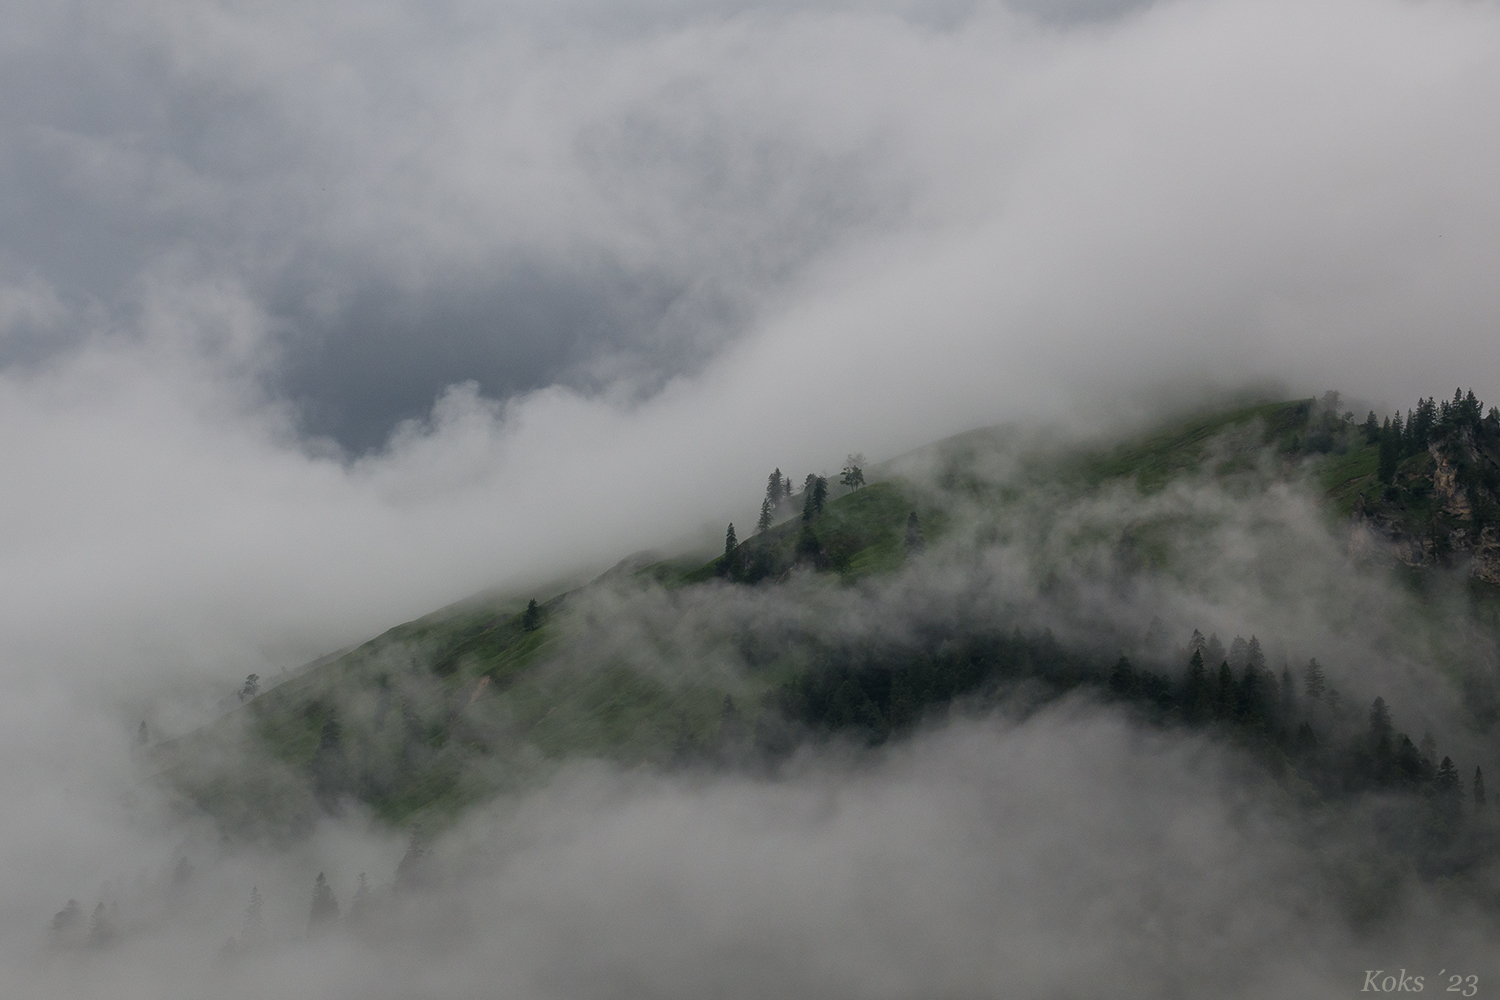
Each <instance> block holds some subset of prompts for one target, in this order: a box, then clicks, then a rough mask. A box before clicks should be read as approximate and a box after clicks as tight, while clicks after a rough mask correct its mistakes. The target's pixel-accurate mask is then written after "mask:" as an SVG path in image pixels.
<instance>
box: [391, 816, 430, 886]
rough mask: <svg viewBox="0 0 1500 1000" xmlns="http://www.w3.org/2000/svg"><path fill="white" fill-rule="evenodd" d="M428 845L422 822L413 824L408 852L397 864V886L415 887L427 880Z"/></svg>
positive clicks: (408, 842) (407, 846)
mask: <svg viewBox="0 0 1500 1000" xmlns="http://www.w3.org/2000/svg"><path fill="white" fill-rule="evenodd" d="M426 858H427V845H426V842H425V841H424V840H423V839H422V827H421V825H420V824H416V823H414V824H412V828H411V839H410V840H409V841H407V844H406V853H405V854H403V855H401V863H400V864H398V865H396V888H397V889H415V888H418V887H419V886H421V885H422V883H423V882H424V881H425V879H424V875H425V872H426V864H425V861H426Z"/></svg>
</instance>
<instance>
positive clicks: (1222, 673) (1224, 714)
mask: <svg viewBox="0 0 1500 1000" xmlns="http://www.w3.org/2000/svg"><path fill="white" fill-rule="evenodd" d="M1234 701H1235V698H1234V671H1232V670H1230V669H1229V661H1228V660H1221V661H1219V683H1218V686H1217V690H1215V691H1214V715H1215V717H1217V718H1220V719H1227V718H1229V716H1230V715H1232V714H1233V712H1234Z"/></svg>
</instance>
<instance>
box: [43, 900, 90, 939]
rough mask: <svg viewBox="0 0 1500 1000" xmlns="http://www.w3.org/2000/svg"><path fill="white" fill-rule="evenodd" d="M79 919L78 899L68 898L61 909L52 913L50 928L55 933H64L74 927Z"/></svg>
mask: <svg viewBox="0 0 1500 1000" xmlns="http://www.w3.org/2000/svg"><path fill="white" fill-rule="evenodd" d="M81 919H82V917H81V915H80V913H79V910H78V900H76V899H70V900H68V902H67V904H66V905H65V906H63V908H62V909H61V910H58V911H57V912H56V913H55V914H53V915H52V925H51V926H52V930H53V932H54V933H56V934H66V933H68V932H69V931H72V930H73V929H74V928H76V927H77V926H78V922H79V920H81Z"/></svg>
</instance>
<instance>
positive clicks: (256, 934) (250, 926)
mask: <svg viewBox="0 0 1500 1000" xmlns="http://www.w3.org/2000/svg"><path fill="white" fill-rule="evenodd" d="M262 902H263V901H262V899H261V895H260V887H259V886H251V887H250V905H249V906H247V907H245V930H244V932H243V933H242V934H241V935H240V938H241V939H242V940H243V941H244V943H245V944H247V945H249V944H254V943H255V942H256V940H258V939H259V938H260V932H261V915H260V911H261V906H262Z"/></svg>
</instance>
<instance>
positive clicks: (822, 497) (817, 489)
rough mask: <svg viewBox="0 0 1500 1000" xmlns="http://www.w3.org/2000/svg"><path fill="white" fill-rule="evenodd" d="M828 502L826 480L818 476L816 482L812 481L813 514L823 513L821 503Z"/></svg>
mask: <svg viewBox="0 0 1500 1000" xmlns="http://www.w3.org/2000/svg"><path fill="white" fill-rule="evenodd" d="M827 502H828V480H826V479H824V478H823V477H822V476H819V477H818V479H817V482H815V483H813V515H814V516H817V515H818V514H821V513H823V505H824V504H826V503H827Z"/></svg>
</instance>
